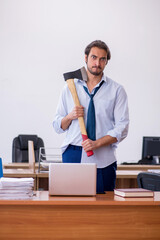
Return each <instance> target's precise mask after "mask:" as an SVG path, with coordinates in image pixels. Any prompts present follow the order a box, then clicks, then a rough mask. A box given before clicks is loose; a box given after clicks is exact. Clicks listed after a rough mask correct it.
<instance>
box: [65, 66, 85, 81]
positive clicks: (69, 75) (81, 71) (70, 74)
mask: <svg viewBox="0 0 160 240" xmlns="http://www.w3.org/2000/svg"><path fill="white" fill-rule="evenodd" d="M63 76H64V79H65V81H67V80H68V79H74V78H77V79H80V80H84V81H87V72H86V69H85V67H82V68H80V69H78V70H76V71H74V72H67V73H64V74H63Z"/></svg>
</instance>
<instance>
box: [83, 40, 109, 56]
mask: <svg viewBox="0 0 160 240" xmlns="http://www.w3.org/2000/svg"><path fill="white" fill-rule="evenodd" d="M93 47H97V48H100V49H104V50H105V51H106V53H107V60H110V59H111V53H110V50H109V47H108V46H107V45H106V44H105V42H102V41H101V40H95V41H93V42H91V43H90V44H89V45H88V46H87V47H86V48H85V51H84V52H85V54H86V55H87V57H88V55H89V53H90V51H91V48H93Z"/></svg>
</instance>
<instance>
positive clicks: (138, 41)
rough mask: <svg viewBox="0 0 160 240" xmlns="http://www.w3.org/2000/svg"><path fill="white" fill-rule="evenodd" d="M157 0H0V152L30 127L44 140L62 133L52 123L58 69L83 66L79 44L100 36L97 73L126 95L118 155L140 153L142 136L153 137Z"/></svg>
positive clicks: (159, 82)
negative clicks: (103, 50) (126, 123)
mask: <svg viewBox="0 0 160 240" xmlns="http://www.w3.org/2000/svg"><path fill="white" fill-rule="evenodd" d="M159 12H160V1H159V0H97V1H96V0H79V1H75V0H67V1H66V0H58V1H54V0H0V113H1V114H0V156H1V157H2V158H3V161H4V162H11V149H12V140H13V138H14V137H15V136H17V135H18V134H22V133H23V134H38V135H39V136H40V137H42V138H43V139H44V142H45V146H46V147H55V148H56V147H60V145H61V143H62V141H63V138H64V135H57V134H56V133H55V132H54V130H53V128H52V120H53V118H54V114H55V111H56V106H57V103H58V98H59V94H60V92H61V89H62V87H63V85H64V80H63V76H62V74H63V73H64V72H66V71H70V70H75V69H78V68H79V67H81V66H83V65H84V48H85V47H86V45H87V44H88V43H90V42H91V41H93V40H95V39H101V40H103V41H105V42H106V43H107V44H108V46H109V47H110V50H111V54H112V58H111V61H110V62H109V63H108V65H107V67H106V69H105V74H106V75H108V76H109V77H111V78H112V79H114V80H115V81H117V82H119V83H121V84H122V85H123V86H124V87H125V89H126V91H127V94H128V99H129V109H130V130H129V135H128V137H127V139H125V140H124V141H123V142H122V143H121V144H120V145H119V148H118V151H117V157H118V162H119V163H120V162H123V161H138V160H139V159H140V158H141V147H142V136H147V135H148V136H149V135H153V136H160V108H159V91H160V71H159V69H160V66H159V65H160V61H159V56H160V46H159V43H160V14H159Z"/></svg>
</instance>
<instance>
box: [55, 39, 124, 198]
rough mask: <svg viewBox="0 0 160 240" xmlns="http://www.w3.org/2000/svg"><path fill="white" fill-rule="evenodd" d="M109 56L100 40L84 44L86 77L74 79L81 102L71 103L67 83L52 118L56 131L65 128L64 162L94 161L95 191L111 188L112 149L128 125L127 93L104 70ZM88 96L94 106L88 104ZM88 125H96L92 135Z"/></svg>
mask: <svg viewBox="0 0 160 240" xmlns="http://www.w3.org/2000/svg"><path fill="white" fill-rule="evenodd" d="M110 58H111V54H110V50H109V48H108V46H107V45H106V44H105V43H104V42H102V41H100V40H96V41H94V42H92V43H90V44H89V45H88V46H87V47H86V49H85V62H86V65H87V76H88V80H87V82H85V81H82V80H79V79H75V85H76V89H77V94H78V97H79V100H80V103H81V106H80V107H77V106H76V107H74V102H73V99H72V96H71V93H70V91H69V89H68V87H67V85H66V86H65V87H64V89H63V91H62V95H61V97H60V101H59V104H58V108H57V112H56V116H55V119H54V121H53V127H54V129H55V130H56V132H57V133H63V132H66V137H65V140H64V143H63V145H62V153H63V154H62V160H63V162H91V163H92V162H94V163H96V164H97V193H103V192H104V191H112V190H113V189H114V188H115V180H116V169H117V163H116V156H115V150H116V147H117V145H118V143H119V142H120V141H122V140H123V139H124V138H125V137H126V136H127V133H128V125H129V116H128V103H127V95H126V92H125V90H124V88H123V87H122V86H121V85H120V84H118V83H116V82H114V81H113V80H111V79H110V78H108V77H106V76H104V74H103V70H104V69H105V66H106V65H107V63H108V60H110ZM95 92H96V93H95ZM94 93H95V95H94ZM91 98H92V103H91V104H92V107H94V110H93V108H92V110H91V108H90V101H91ZM93 104H94V106H93ZM90 111H93V112H94V111H95V123H94V124H93V118H94V117H93V114H92V118H91V119H90ZM81 116H83V117H84V121H85V124H86V126H87V133H88V137H89V139H87V140H85V141H83V142H82V138H81V133H80V128H79V124H78V117H81ZM91 125H95V128H96V129H95V133H94V134H93V136H92V137H90V135H92V133H91V134H90V130H89V128H90V126H91ZM89 150H93V151H94V155H93V156H91V157H87V155H86V152H87V151H89Z"/></svg>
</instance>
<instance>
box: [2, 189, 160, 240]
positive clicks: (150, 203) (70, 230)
mask: <svg viewBox="0 0 160 240" xmlns="http://www.w3.org/2000/svg"><path fill="white" fill-rule="evenodd" d="M0 212H1V217H0V239H7V240H9V239H47V240H48V239H59V240H65V239H67V240H68V239H69V240H72V239H74V240H76V239H79V240H82V239H88V240H89V239H95V240H101V239H104V240H106V239H109V240H112V239H117V240H118V239H119V240H121V239H123V240H129V239H132V240H134V239H136V240H137V239H138V240H141V239H143V240H149V239H150V240H151V239H152V240H154V239H155V240H159V239H160V192H157V193H156V194H155V198H138V199H137V198H129V199H124V198H120V197H116V196H114V194H113V192H108V193H107V194H105V195H97V196H96V197H49V196H48V192H37V197H35V199H34V200H28V201H22V200H19V201H17V200H15V201H14V200H12V201H3V200H1V201H0Z"/></svg>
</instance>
